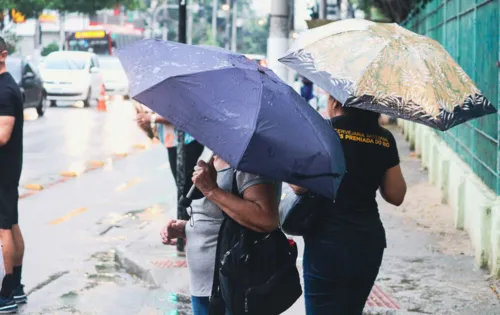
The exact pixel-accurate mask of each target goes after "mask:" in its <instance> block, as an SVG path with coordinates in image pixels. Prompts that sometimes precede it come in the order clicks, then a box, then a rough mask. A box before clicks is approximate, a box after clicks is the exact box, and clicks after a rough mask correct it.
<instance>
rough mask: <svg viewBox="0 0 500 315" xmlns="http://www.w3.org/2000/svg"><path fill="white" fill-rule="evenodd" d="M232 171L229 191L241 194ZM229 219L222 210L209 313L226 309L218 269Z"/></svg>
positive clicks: (220, 312) (212, 314)
mask: <svg viewBox="0 0 500 315" xmlns="http://www.w3.org/2000/svg"><path fill="white" fill-rule="evenodd" d="M231 170H232V171H233V174H232V177H233V179H232V186H231V193H232V194H233V195H236V196H241V195H240V193H239V190H238V181H237V178H236V175H237V174H236V170H235V169H231ZM229 220H232V219H231V218H230V217H229V216H228V215H227V214H226V213H225V212H224V220H222V224H221V226H220V229H219V235H218V236H217V247H216V250H215V264H214V277H213V284H212V292H211V296H210V312H209V314H210V315H224V312H225V310H226V305H225V303H224V300H223V299H222V296H221V292H220V280H219V270H220V265H221V260H220V257H221V246H220V244H222V237H223V236H224V231H225V229H226V226H227V224H228V222H229Z"/></svg>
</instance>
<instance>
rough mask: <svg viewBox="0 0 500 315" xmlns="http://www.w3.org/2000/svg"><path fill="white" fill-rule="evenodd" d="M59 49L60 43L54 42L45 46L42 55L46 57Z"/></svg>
mask: <svg viewBox="0 0 500 315" xmlns="http://www.w3.org/2000/svg"><path fill="white" fill-rule="evenodd" d="M58 50H59V44H57V43H56V42H52V43H50V44H48V45H47V46H45V47H43V49H42V53H41V55H42V57H45V56H48V55H49V54H50V53H51V52H54V51H58Z"/></svg>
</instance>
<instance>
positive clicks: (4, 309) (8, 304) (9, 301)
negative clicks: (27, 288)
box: [0, 296, 17, 314]
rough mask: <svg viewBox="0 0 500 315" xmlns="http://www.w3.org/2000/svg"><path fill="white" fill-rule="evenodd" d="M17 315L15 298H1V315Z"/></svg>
mask: <svg viewBox="0 0 500 315" xmlns="http://www.w3.org/2000/svg"><path fill="white" fill-rule="evenodd" d="M13 313H17V304H16V302H15V301H14V298H13V297H12V296H11V297H9V298H4V297H1V296H0V314H13Z"/></svg>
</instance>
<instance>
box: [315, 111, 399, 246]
mask: <svg viewBox="0 0 500 315" xmlns="http://www.w3.org/2000/svg"><path fill="white" fill-rule="evenodd" d="M331 121H332V125H333V128H334V129H335V130H336V131H337V133H338V135H339V137H340V139H341V143H342V148H343V150H344V156H345V161H346V168H347V172H346V174H345V176H344V178H343V179H342V182H341V184H340V186H339V190H338V192H337V198H336V199H335V202H334V203H331V201H330V202H329V206H327V207H325V209H324V211H322V215H321V217H320V220H318V221H319V222H320V223H319V225H320V228H319V231H320V232H319V233H320V234H324V236H323V237H327V238H331V239H333V240H335V241H336V242H346V243H348V244H369V245H371V246H373V245H383V246H384V247H385V246H386V240H385V231H384V228H383V225H382V222H381V221H380V216H379V213H378V206H377V201H376V200H375V198H376V192H377V190H378V189H379V187H380V184H381V183H382V179H383V176H384V174H385V172H386V171H387V170H388V169H390V168H392V167H394V166H397V165H398V164H399V155H398V150H397V147H396V141H395V140H394V137H393V135H392V134H391V132H390V131H388V130H387V129H385V128H382V127H381V126H379V125H378V124H373V125H372V126H367V125H366V124H362V123H360V122H358V121H356V120H355V118H350V117H348V116H340V117H336V118H334V119H332V120H331Z"/></svg>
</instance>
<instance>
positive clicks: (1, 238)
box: [0, 229, 15, 274]
mask: <svg viewBox="0 0 500 315" xmlns="http://www.w3.org/2000/svg"><path fill="white" fill-rule="evenodd" d="M0 242H2V255H3V264H4V268H5V274H11V273H12V272H13V271H14V253H15V245H14V238H13V237H12V230H3V229H0Z"/></svg>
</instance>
